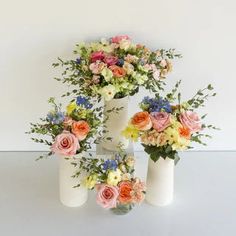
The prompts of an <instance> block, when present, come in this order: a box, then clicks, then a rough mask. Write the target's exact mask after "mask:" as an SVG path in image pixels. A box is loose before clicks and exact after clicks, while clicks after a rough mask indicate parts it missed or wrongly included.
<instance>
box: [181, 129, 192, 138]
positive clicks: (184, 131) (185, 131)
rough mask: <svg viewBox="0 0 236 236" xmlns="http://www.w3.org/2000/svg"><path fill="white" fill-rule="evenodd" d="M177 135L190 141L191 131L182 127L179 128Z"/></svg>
mask: <svg viewBox="0 0 236 236" xmlns="http://www.w3.org/2000/svg"><path fill="white" fill-rule="evenodd" d="M179 135H180V136H181V137H183V138H186V139H190V137H191V131H190V129H189V128H188V127H184V126H182V127H180V128H179Z"/></svg>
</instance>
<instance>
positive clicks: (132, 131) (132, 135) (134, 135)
mask: <svg viewBox="0 0 236 236" xmlns="http://www.w3.org/2000/svg"><path fill="white" fill-rule="evenodd" d="M121 134H122V135H123V136H124V137H125V138H127V139H131V140H133V141H134V142H137V141H138V136H139V131H138V129H136V128H135V127H134V126H132V125H129V126H127V127H126V129H125V130H123V131H122V132H121Z"/></svg>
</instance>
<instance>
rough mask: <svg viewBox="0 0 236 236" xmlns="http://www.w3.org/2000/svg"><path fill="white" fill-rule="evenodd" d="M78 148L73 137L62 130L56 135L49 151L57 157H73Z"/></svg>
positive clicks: (76, 140)
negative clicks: (57, 155)
mask: <svg viewBox="0 0 236 236" xmlns="http://www.w3.org/2000/svg"><path fill="white" fill-rule="evenodd" d="M79 148H80V146H79V142H78V139H77V138H76V137H75V135H74V134H72V133H70V132H69V131H65V130H64V131H63V132H62V133H61V134H59V135H57V137H56V139H55V141H54V143H53V144H52V147H51V150H52V152H54V153H56V154H59V155H63V156H73V155H75V154H76V151H77V150H78V149H79Z"/></svg>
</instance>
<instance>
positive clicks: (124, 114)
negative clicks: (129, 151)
mask: <svg viewBox="0 0 236 236" xmlns="http://www.w3.org/2000/svg"><path fill="white" fill-rule="evenodd" d="M128 102H129V98H128V97H124V98H119V99H112V100H111V101H105V102H104V115H105V116H109V119H108V120H107V121H106V127H107V131H108V132H107V133H106V134H105V136H106V137H111V138H112V141H104V142H103V143H102V147H103V148H105V149H107V150H110V151H115V150H116V149H117V146H118V144H122V146H123V148H124V149H126V148H128V146H129V140H127V139H126V138H125V137H123V136H122V135H121V131H122V130H124V129H125V127H126V126H127V124H128V120H129V117H128ZM120 107H123V109H122V110H120V111H119V112H118V113H116V112H112V113H108V112H107V111H108V110H111V109H113V108H120Z"/></svg>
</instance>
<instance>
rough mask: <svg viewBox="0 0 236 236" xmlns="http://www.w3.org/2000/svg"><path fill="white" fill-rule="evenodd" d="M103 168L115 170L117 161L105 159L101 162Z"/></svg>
mask: <svg viewBox="0 0 236 236" xmlns="http://www.w3.org/2000/svg"><path fill="white" fill-rule="evenodd" d="M102 166H103V170H116V169H117V162H116V161H115V160H106V161H105V162H104V163H103V164H102Z"/></svg>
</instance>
